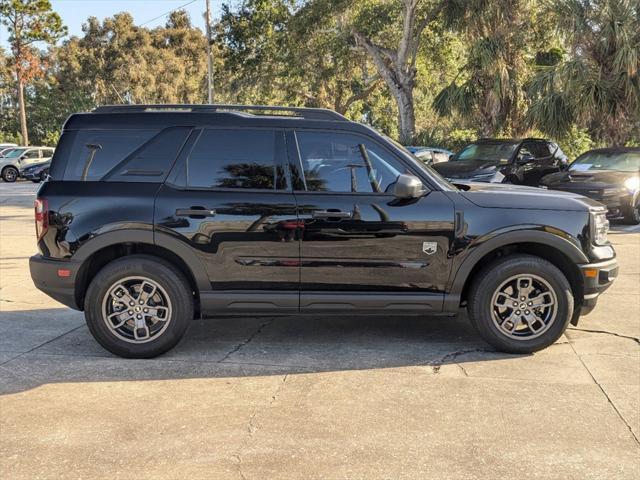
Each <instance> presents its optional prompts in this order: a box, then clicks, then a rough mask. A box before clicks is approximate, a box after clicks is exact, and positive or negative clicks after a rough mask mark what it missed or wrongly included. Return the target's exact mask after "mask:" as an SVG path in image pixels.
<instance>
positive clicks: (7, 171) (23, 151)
mask: <svg viewBox="0 0 640 480" xmlns="http://www.w3.org/2000/svg"><path fill="white" fill-rule="evenodd" d="M53 151H54V149H53V148H51V147H18V148H14V149H13V150H11V151H10V152H8V153H7V154H6V155H5V156H4V157H2V158H0V177H2V179H3V180H4V181H5V182H15V181H16V180H17V179H18V176H19V174H20V170H22V169H23V168H25V167H26V166H28V165H33V164H35V163H42V162H45V161H47V160H49V159H51V157H53Z"/></svg>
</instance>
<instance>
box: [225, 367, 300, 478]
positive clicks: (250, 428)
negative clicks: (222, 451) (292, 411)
mask: <svg viewBox="0 0 640 480" xmlns="http://www.w3.org/2000/svg"><path fill="white" fill-rule="evenodd" d="M288 378H289V374H288V373H287V374H285V375H284V376H283V377H282V381H281V382H280V383H279V384H278V386H277V387H276V389H275V391H274V392H273V395H271V400H270V401H269V403H268V404H267V405H266V406H265V407H263V408H256V409H255V410H254V411H253V412H252V413H251V415H250V416H249V422H248V423H247V436H246V438H245V439H244V440H243V441H242V442H241V443H240V446H239V447H238V450H237V451H236V452H235V453H234V454H233V455H231V458H233V459H234V460H235V462H236V465H237V467H238V474H239V475H240V478H241V479H242V480H246V479H247V477H246V475H245V474H244V471H243V470H242V456H241V454H242V450H244V448H245V447H246V445H247V443H248V442H249V440H250V439H251V438H252V437H253V434H254V433H255V432H257V431H258V429H259V427H258V425H257V424H256V418H257V417H258V414H259V413H260V412H262V411H264V410H267V409H268V408H270V407H271V406H272V405H273V404H274V403H275V401H276V400H277V399H278V396H279V395H280V392H281V391H282V389H283V388H284V385H285V383H287V379H288Z"/></svg>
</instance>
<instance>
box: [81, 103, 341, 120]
mask: <svg viewBox="0 0 640 480" xmlns="http://www.w3.org/2000/svg"><path fill="white" fill-rule="evenodd" d="M93 112H95V113H143V112H197V113H219V112H243V113H248V114H251V112H260V114H268V113H270V112H282V113H272V115H285V116H294V117H301V118H305V119H309V120H334V121H336V120H337V121H343V122H346V121H348V120H347V118H345V117H344V116H342V115H340V114H339V113H337V112H334V111H333V110H329V109H326V108H303V107H277V106H271V105H226V104H213V105H179V104H175V105H174V104H158V105H104V106H101V107H96V108H94V109H93ZM287 114H289V115H287Z"/></svg>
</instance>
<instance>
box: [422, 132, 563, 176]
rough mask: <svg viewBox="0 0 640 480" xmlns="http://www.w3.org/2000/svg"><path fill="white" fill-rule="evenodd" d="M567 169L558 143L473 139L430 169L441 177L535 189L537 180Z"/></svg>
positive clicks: (532, 140)
mask: <svg viewBox="0 0 640 480" xmlns="http://www.w3.org/2000/svg"><path fill="white" fill-rule="evenodd" d="M566 166H567V156H566V155H565V154H564V153H563V152H562V150H561V149H560V147H559V146H558V144H556V143H554V142H551V141H550V140H544V139H540V138H525V139H506V140H505V139H493V138H485V139H480V140H477V141H475V142H473V143H471V144H469V145H467V146H466V147H464V148H463V149H462V150H461V151H460V152H458V153H456V154H455V155H454V156H453V157H451V160H450V161H448V162H443V163H437V164H435V165H434V166H433V168H434V169H435V170H436V171H437V172H438V173H440V174H441V175H442V176H444V177H445V178H447V179H449V180H452V181H455V180H469V181H473V182H494V183H514V184H518V185H529V186H533V187H536V186H538V184H539V183H540V179H541V178H542V177H543V176H545V175H547V174H550V173H555V172H559V171H560V170H563V169H564V168H566Z"/></svg>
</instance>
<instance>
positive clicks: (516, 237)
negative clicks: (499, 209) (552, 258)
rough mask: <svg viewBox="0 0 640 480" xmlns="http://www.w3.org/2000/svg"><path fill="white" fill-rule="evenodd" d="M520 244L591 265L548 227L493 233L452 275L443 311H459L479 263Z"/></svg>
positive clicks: (582, 253) (583, 254)
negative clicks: (471, 276) (486, 257)
mask: <svg viewBox="0 0 640 480" xmlns="http://www.w3.org/2000/svg"><path fill="white" fill-rule="evenodd" d="M563 233H564V232H563ZM565 235H566V234H565ZM518 243H534V244H538V245H543V246H547V247H550V248H553V249H554V250H557V251H559V252H560V253H562V254H563V255H565V256H566V257H567V258H568V259H569V260H570V261H572V262H573V263H575V264H583V263H589V258H588V257H587V256H586V255H585V253H584V252H583V251H582V250H581V249H580V248H579V247H578V246H577V245H576V244H575V243H573V242H572V241H570V240H569V239H568V238H565V237H563V236H561V235H559V234H558V233H551V232H549V231H548V230H545V227H542V226H538V225H535V226H526V227H524V228H520V229H518V230H510V231H506V232H504V231H498V232H493V233H492V236H491V238H488V239H486V240H480V241H479V244H478V245H477V246H475V247H471V248H472V249H471V250H470V251H469V253H468V254H467V256H466V258H465V259H464V260H463V261H462V263H461V264H460V266H459V267H458V269H457V270H456V271H455V272H453V271H452V272H451V276H450V277H449V278H450V280H449V288H448V289H447V290H448V291H447V293H446V294H445V300H444V306H443V310H444V311H445V312H451V313H454V312H457V310H458V306H459V305H460V297H461V295H462V291H463V289H464V286H465V284H466V282H467V279H468V278H469V275H470V273H471V271H472V270H473V268H474V267H475V266H476V265H477V264H478V262H480V261H481V260H482V259H483V258H484V257H485V256H486V255H488V254H489V253H491V252H492V251H494V250H497V249H499V248H501V247H505V246H507V245H515V244H518Z"/></svg>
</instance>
